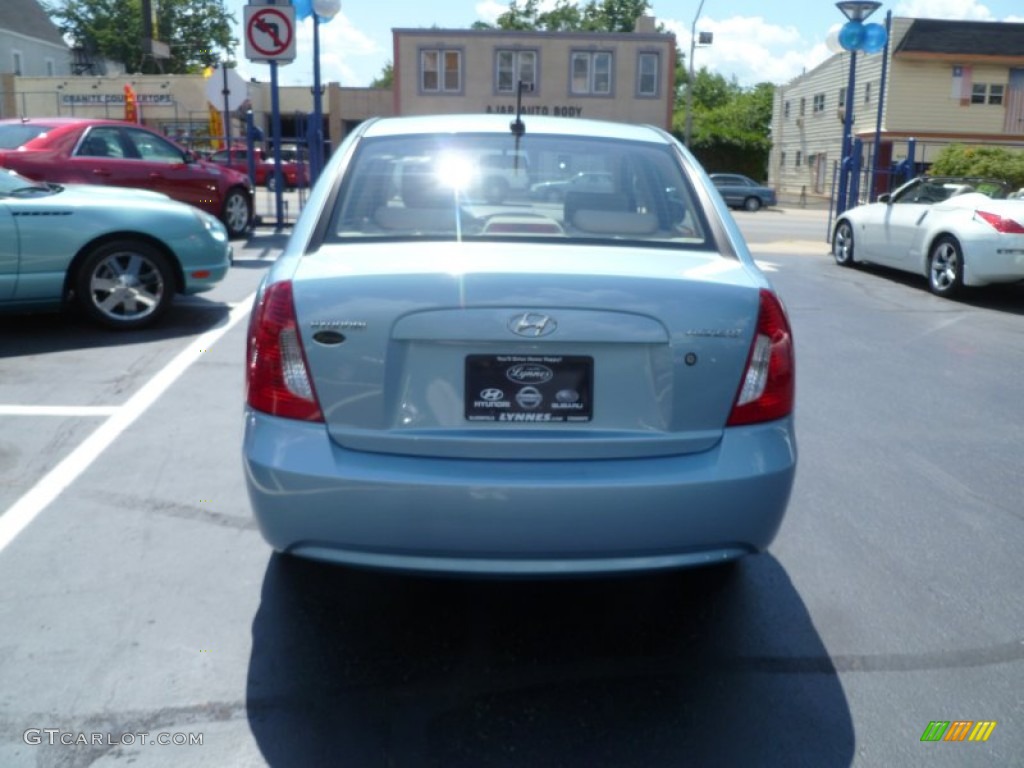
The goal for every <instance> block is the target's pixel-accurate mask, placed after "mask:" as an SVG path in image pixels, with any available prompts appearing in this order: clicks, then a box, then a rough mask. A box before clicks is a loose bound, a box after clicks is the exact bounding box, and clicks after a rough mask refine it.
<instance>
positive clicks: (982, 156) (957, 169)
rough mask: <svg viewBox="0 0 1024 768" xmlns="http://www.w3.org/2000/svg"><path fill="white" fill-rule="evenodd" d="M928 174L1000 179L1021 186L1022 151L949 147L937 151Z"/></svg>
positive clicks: (959, 145) (1023, 172)
mask: <svg viewBox="0 0 1024 768" xmlns="http://www.w3.org/2000/svg"><path fill="white" fill-rule="evenodd" d="M928 172H929V173H931V174H934V175H936V176H978V177H983V178H988V179H1002V180H1003V181H1007V182H1009V183H1010V184H1011V185H1012V186H1014V187H1024V152H1021V151H1015V150H1010V149H1006V148H1005V147H971V146H967V145H964V144H951V145H949V146H948V147H945V148H943V149H942V150H941V151H940V152H939V154H938V155H937V156H936V158H935V162H933V163H932V165H931V168H930V169H929V171H928Z"/></svg>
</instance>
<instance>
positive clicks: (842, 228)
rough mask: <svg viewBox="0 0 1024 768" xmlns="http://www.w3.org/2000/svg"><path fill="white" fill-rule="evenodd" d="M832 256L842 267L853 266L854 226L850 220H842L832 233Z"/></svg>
mask: <svg viewBox="0 0 1024 768" xmlns="http://www.w3.org/2000/svg"><path fill="white" fill-rule="evenodd" d="M832 256H833V258H835V260H836V264H838V265H839V266H841V267H852V266H853V265H854V261H853V227H851V226H850V222H848V221H840V222H839V224H837V225H836V231H835V234H833V235H832Z"/></svg>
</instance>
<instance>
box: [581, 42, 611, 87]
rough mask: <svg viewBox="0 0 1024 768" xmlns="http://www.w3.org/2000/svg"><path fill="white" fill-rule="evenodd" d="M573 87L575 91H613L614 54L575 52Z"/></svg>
mask: <svg viewBox="0 0 1024 768" xmlns="http://www.w3.org/2000/svg"><path fill="white" fill-rule="evenodd" d="M571 88H572V92H573V93H580V94H586V93H590V94H596V95H609V94H610V93H611V92H612V55H611V54H610V53H596V52H594V53H591V52H583V51H576V52H574V53H573V54H572V84H571Z"/></svg>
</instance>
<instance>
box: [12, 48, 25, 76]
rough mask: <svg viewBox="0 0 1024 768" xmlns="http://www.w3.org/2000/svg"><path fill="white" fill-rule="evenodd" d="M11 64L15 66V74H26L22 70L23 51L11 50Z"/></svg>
mask: <svg viewBox="0 0 1024 768" xmlns="http://www.w3.org/2000/svg"><path fill="white" fill-rule="evenodd" d="M11 64H12V65H13V67H14V74H16V75H23V74H25V73H24V72H22V70H21V51H11Z"/></svg>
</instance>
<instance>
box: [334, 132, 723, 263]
mask: <svg viewBox="0 0 1024 768" xmlns="http://www.w3.org/2000/svg"><path fill="white" fill-rule="evenodd" d="M708 231H709V229H708V226H707V221H706V219H705V218H704V215H703V212H702V210H701V208H700V205H699V203H698V201H697V196H696V194H695V193H694V191H693V188H692V186H691V185H690V183H689V181H688V179H687V178H686V176H685V175H684V172H683V169H682V167H681V165H680V163H679V160H678V157H677V155H676V153H675V152H674V151H673V149H672V148H671V147H669V146H667V145H663V144H657V143H648V142H636V141H621V140H609V139H596V138H593V139H591V138H581V137H566V136H561V135H542V134H529V133H528V134H527V135H525V136H523V137H521V138H520V139H518V140H517V139H516V138H515V137H513V136H511V135H509V134H505V135H499V134H486V135H472V134H456V135H451V134H446V135H429V136H402V137H381V138H374V139H365V140H363V141H362V142H361V143H360V145H359V147H358V148H357V150H356V152H355V153H354V156H353V158H352V160H351V162H350V163H349V165H348V167H347V169H346V171H345V177H344V179H343V181H342V185H341V190H340V194H339V196H338V199H337V203H336V206H335V208H334V211H333V213H332V216H331V220H330V225H329V228H328V231H327V232H326V233H325V236H326V240H327V241H328V242H344V241H346V240H354V239H360V240H364V239H366V238H380V239H408V238H430V239H509V238H512V239H524V238H532V239H539V240H545V241H548V240H550V241H566V240H569V241H572V240H588V241H595V242H596V241H607V242H609V243H616V244H621V243H623V241H628V242H630V243H633V244H651V245H657V246H659V247H664V246H665V245H667V244H670V245H680V246H685V247H687V248H694V247H697V248H701V247H709V246H710V243H709V236H708Z"/></svg>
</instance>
